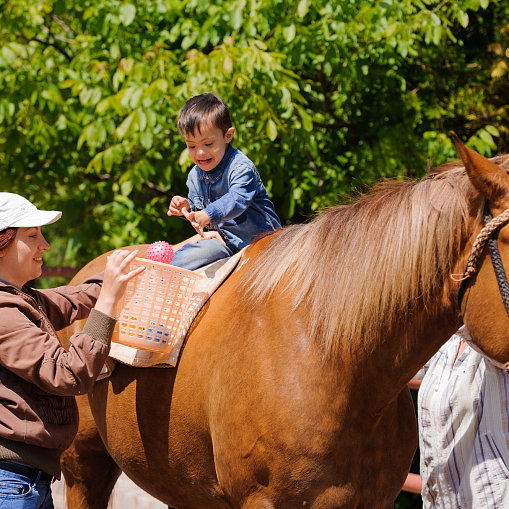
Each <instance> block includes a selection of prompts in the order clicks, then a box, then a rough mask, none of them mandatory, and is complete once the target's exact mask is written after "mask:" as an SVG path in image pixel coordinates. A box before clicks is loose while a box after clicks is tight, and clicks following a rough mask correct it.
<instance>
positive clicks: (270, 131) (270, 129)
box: [266, 118, 277, 141]
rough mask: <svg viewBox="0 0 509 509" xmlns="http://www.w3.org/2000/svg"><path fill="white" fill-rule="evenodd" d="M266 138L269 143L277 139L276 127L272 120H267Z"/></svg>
mask: <svg viewBox="0 0 509 509" xmlns="http://www.w3.org/2000/svg"><path fill="white" fill-rule="evenodd" d="M266 129H267V136H268V137H269V139H270V141H274V140H275V139H276V138H277V126H276V123H275V122H274V120H272V119H271V118H269V120H268V121H267V126H266Z"/></svg>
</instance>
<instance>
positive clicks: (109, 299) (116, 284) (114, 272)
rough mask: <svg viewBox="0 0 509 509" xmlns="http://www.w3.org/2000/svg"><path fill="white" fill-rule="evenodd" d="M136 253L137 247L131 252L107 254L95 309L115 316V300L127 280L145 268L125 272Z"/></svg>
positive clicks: (120, 293) (120, 251) (117, 298)
mask: <svg viewBox="0 0 509 509" xmlns="http://www.w3.org/2000/svg"><path fill="white" fill-rule="evenodd" d="M137 254H138V250H137V249H136V250H134V251H132V252H129V251H127V250H117V251H113V253H111V255H110V256H108V262H107V263H106V268H105V270H104V281H103V285H102V288H101V293H100V294H99V298H98V299H97V302H96V304H95V309H97V310H98V311H101V313H104V314H105V315H109V316H111V317H115V310H116V307H117V302H118V301H119V300H120V297H122V295H124V292H125V289H126V286H127V283H128V281H130V280H131V279H132V278H133V277H136V276H137V275H138V274H140V273H141V272H143V271H144V270H145V267H138V268H137V269H135V270H132V271H131V272H127V269H128V268H129V264H130V263H131V261H132V260H133V259H134V258H135V257H136V255H137Z"/></svg>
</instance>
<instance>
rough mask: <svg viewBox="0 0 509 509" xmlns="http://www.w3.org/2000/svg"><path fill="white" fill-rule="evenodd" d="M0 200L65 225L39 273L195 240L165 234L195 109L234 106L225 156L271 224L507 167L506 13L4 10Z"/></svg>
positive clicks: (192, 2) (341, 4)
mask: <svg viewBox="0 0 509 509" xmlns="http://www.w3.org/2000/svg"><path fill="white" fill-rule="evenodd" d="M0 13H1V15H0V92H1V93H0V186H1V188H2V190H4V191H11V192H19V193H21V194H23V195H25V196H26V197H27V198H29V199H31V200H33V201H34V202H35V203H37V204H38V205H40V206H41V207H50V208H54V209H60V210H63V211H64V215H63V218H62V219H61V220H60V221H59V222H58V223H57V224H56V225H54V226H52V227H51V228H47V229H46V233H47V235H48V237H49V239H50V240H51V241H52V251H50V254H51V256H50V257H48V259H49V262H50V264H51V265H76V266H81V265H83V264H85V263H86V262H88V261H89V260H90V259H92V258H93V257H95V256H97V255H98V254H100V253H102V252H105V251H107V250H110V249H112V248H116V247H120V246H122V245H126V244H137V243H147V242H153V241H155V240H162V239H164V240H168V241H169V242H170V243H175V242H177V241H179V240H181V239H182V238H184V237H186V236H189V235H191V234H192V233H193V230H192V228H191V227H190V225H189V224H187V223H186V222H184V221H180V220H178V219H176V218H168V217H167V216H166V211H167V208H168V204H169V201H170V199H171V197H172V196H173V195H174V194H184V195H185V193H186V187H185V180H186V172H187V170H188V169H189V167H190V165H191V162H190V160H189V158H188V156H187V153H186V150H185V144H184V142H183V140H182V138H181V137H180V136H179V134H178V132H177V129H176V119H177V115H178V111H179V109H180V108H181V106H182V105H183V104H184V102H185V101H186V100H187V99H189V98H190V97H192V96H193V95H196V94H199V93H202V92H206V91H212V92H215V93H217V94H218V95H220V96H221V97H222V98H223V99H224V100H225V101H226V102H227V103H228V104H229V106H230V110H231V114H232V119H233V122H234V126H235V128H236V135H235V139H234V146H235V147H236V148H240V149H241V150H243V151H244V152H245V153H246V154H247V155H248V156H249V157H250V158H251V159H252V160H253V161H254V162H255V164H256V165H257V167H258V169H259V171H260V174H261V175H262V178H263V180H264V182H265V184H266V186H267V189H268V191H269V194H270V195H271V198H272V199H273V201H274V203H275V204H276V208H277V211H278V213H279V214H280V216H281V217H282V219H283V222H284V223H286V224H288V223H290V222H297V221H304V220H306V219H307V218H309V217H310V215H312V214H313V213H315V211H318V210H319V209H321V208H323V207H325V206H328V205H331V204H334V203H337V202H338V200H348V197H349V196H351V195H352V192H354V194H355V191H356V190H358V189H360V188H362V186H364V185H369V184H371V183H373V182H374V181H375V180H376V179H379V178H381V177H395V178H403V177H404V176H411V177H419V176H422V175H423V174H424V173H425V172H426V171H427V168H428V165H430V164H431V165H438V164H440V163H442V162H444V161H446V160H451V159H453V158H455V157H456V153H455V150H454V147H453V145H452V143H451V140H450V137H449V131H450V130H454V131H456V132H457V133H458V134H459V135H460V136H461V137H462V138H463V139H464V140H465V141H468V143H469V144H470V146H472V147H474V148H476V149H477V150H478V151H480V152H482V153H483V154H485V155H488V156H490V155H495V154H496V153H497V152H499V151H507V146H508V143H509V132H508V127H509V126H508V115H507V113H508V101H507V98H508V97H509V83H508V65H509V58H508V57H509V49H508V47H509V32H508V29H509V25H508V20H509V6H508V4H507V2H504V1H502V0H491V1H489V0H440V1H438V0H383V1H367V0H313V2H311V0H297V1H290V0H263V1H260V0H258V1H257V0H224V1H221V0H216V1H209V0H137V1H136V2H134V1H133V0H82V1H80V2H75V1H71V0H2V1H0Z"/></svg>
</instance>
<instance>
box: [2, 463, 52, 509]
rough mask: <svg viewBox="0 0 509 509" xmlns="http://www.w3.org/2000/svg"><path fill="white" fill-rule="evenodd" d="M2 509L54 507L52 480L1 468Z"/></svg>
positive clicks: (47, 508)
mask: <svg viewBox="0 0 509 509" xmlns="http://www.w3.org/2000/svg"><path fill="white" fill-rule="evenodd" d="M0 508H1V509H54V506H53V497H52V495H51V483H50V481H39V480H37V479H30V478H29V477H25V476H24V475H21V474H15V473H14V472H9V471H8V470H3V469H0Z"/></svg>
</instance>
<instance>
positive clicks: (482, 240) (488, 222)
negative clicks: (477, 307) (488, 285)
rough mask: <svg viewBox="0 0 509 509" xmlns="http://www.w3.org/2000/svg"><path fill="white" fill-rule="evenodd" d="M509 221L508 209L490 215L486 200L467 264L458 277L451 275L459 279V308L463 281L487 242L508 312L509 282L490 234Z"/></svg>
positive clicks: (473, 270) (474, 269) (473, 267)
mask: <svg viewBox="0 0 509 509" xmlns="http://www.w3.org/2000/svg"><path fill="white" fill-rule="evenodd" d="M507 223H509V209H507V210H505V211H504V212H502V214H500V215H498V216H497V217H496V218H495V219H493V216H492V215H491V211H490V206H489V203H488V201H486V204H485V206H484V225H485V226H484V228H483V229H482V230H481V231H480V232H479V235H477V238H476V239H475V242H474V244H473V246H472V250H471V251H470V255H469V256H468V260H467V264H466V266H465V270H464V271H463V275H462V276H461V278H460V279H455V277H454V275H451V277H452V279H454V280H455V281H460V286H459V288H458V294H457V298H456V300H457V302H458V307H459V308H460V310H461V300H462V298H463V293H464V292H465V281H466V280H467V279H468V278H469V277H470V276H471V275H472V274H475V273H476V272H477V262H478V261H479V258H480V256H481V254H482V252H483V250H484V247H485V246H486V243H488V246H489V249H490V256H491V258H492V263H493V268H494V269H495V274H496V276H497V281H498V285H499V288H500V292H501V294H502V298H503V300H504V305H505V307H506V311H507V313H508V314H509V283H508V282H507V277H506V274H505V271H504V267H503V265H502V259H501V258H500V253H499V251H498V245H497V239H496V237H492V235H493V234H494V233H495V232H496V231H497V230H499V229H500V228H502V226H505V225H506V224H507Z"/></svg>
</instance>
